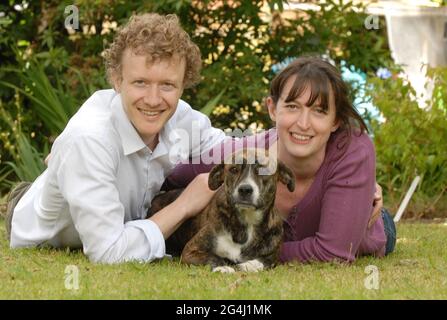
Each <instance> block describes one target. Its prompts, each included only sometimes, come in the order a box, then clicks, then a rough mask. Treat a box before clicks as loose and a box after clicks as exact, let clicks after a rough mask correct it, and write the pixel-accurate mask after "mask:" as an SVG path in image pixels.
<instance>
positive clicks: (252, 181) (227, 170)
mask: <svg viewBox="0 0 447 320" xmlns="http://www.w3.org/2000/svg"><path fill="white" fill-rule="evenodd" d="M278 180H279V181H281V182H282V183H284V184H285V185H286V186H287V188H288V189H289V191H290V192H292V191H293V190H294V189H295V178H294V175H293V173H292V171H291V170H290V169H289V168H288V167H286V166H285V165H284V164H283V163H282V162H281V161H279V160H277V159H276V156H275V157H269V156H268V150H264V149H255V148H244V149H241V150H239V151H237V152H234V153H233V154H232V155H231V156H230V157H228V158H227V159H225V161H224V163H222V164H219V165H217V166H215V167H214V168H213V169H212V170H211V172H210V175H209V180H208V184H209V187H210V189H211V190H216V189H218V188H219V187H220V186H221V185H222V184H223V185H224V188H225V193H226V195H227V198H228V201H229V202H230V204H231V205H234V206H235V207H236V208H237V209H239V210H241V209H252V210H253V209H254V210H259V209H265V208H268V207H270V206H271V205H272V204H273V203H274V200H275V193H276V184H277V182H278Z"/></svg>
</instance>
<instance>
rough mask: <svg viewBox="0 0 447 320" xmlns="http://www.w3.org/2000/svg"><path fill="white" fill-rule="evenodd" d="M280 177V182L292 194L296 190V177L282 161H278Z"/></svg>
mask: <svg viewBox="0 0 447 320" xmlns="http://www.w3.org/2000/svg"><path fill="white" fill-rule="evenodd" d="M278 177H279V181H281V182H282V183H284V184H285V185H286V186H287V189H289V191H290V192H292V191H294V190H295V175H294V174H293V172H292V170H290V169H289V167H287V166H286V165H285V164H284V163H282V161H279V160H278Z"/></svg>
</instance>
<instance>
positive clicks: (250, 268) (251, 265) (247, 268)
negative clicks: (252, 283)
mask: <svg viewBox="0 0 447 320" xmlns="http://www.w3.org/2000/svg"><path fill="white" fill-rule="evenodd" d="M237 267H238V269H239V270H241V271H244V272H258V271H260V270H264V264H263V263H262V262H261V261H259V260H258V259H254V260H249V261H247V262H243V263H239V264H238V265H237Z"/></svg>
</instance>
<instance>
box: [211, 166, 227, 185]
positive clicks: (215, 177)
mask: <svg viewBox="0 0 447 320" xmlns="http://www.w3.org/2000/svg"><path fill="white" fill-rule="evenodd" d="M224 169H225V165H224V164H223V163H221V164H218V165H217V166H214V167H213V169H212V170H211V172H210V175H209V176H208V187H210V189H211V190H217V189H219V187H220V186H221V185H222V183H223V181H224Z"/></svg>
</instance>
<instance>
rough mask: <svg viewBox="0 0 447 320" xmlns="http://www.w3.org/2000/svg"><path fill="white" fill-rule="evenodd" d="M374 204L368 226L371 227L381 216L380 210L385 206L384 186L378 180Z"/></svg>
mask: <svg viewBox="0 0 447 320" xmlns="http://www.w3.org/2000/svg"><path fill="white" fill-rule="evenodd" d="M373 206H374V207H373V211H372V214H371V217H370V218H369V221H368V228H371V226H372V225H373V224H374V223H375V222H376V221H377V219H378V218H379V217H380V211H381V210H382V207H383V198H382V187H381V186H380V185H379V184H378V183H377V182H376V192H375V193H374V202H373Z"/></svg>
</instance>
